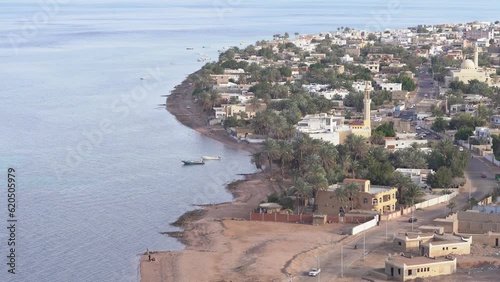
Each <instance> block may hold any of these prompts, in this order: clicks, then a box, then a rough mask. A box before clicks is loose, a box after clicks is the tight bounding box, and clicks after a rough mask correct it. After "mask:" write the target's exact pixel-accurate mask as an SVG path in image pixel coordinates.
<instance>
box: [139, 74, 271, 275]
mask: <svg viewBox="0 0 500 282" xmlns="http://www.w3.org/2000/svg"><path fill="white" fill-rule="evenodd" d="M196 73H197V72H195V73H193V74H194V75H195V74H196ZM192 93H193V86H191V85H190V82H189V77H187V78H186V79H184V81H183V82H182V83H181V84H179V85H177V86H176V87H175V88H174V90H172V91H171V94H170V95H168V96H167V99H166V109H167V111H168V112H170V113H171V114H172V115H173V116H175V118H176V119H177V121H179V122H180V123H181V124H182V125H184V126H187V127H189V128H191V129H193V130H195V131H196V132H198V133H200V134H202V135H204V136H206V137H208V138H211V139H213V140H216V141H219V142H221V143H223V144H224V145H226V146H229V147H231V148H234V149H239V150H244V151H247V152H249V153H255V152H257V151H258V150H259V147H260V145H256V144H247V143H243V142H241V143H240V142H237V141H235V140H234V139H232V138H231V137H229V136H228V135H227V133H226V131H225V130H224V128H223V127H222V126H221V125H212V126H210V125H207V118H208V115H207V114H205V113H204V112H203V111H202V109H201V107H200V106H199V105H198V104H196V103H195V102H194V99H193V97H192ZM236 176H243V179H237V180H234V181H232V182H230V183H228V184H226V185H225V189H226V191H227V192H229V193H231V195H232V197H233V200H232V201H231V202H223V203H217V204H206V205H196V206H193V208H194V209H193V210H191V211H188V212H186V213H184V214H182V215H181V216H180V217H179V218H178V219H177V220H176V221H175V222H172V223H171V225H172V226H176V227H180V228H181V229H182V230H181V231H172V232H162V233H161V234H165V235H168V236H170V237H172V238H175V239H177V240H178V241H179V242H181V243H182V244H183V245H184V249H183V250H180V251H157V250H150V253H151V254H153V255H152V257H153V258H154V260H155V261H148V256H147V254H146V253H144V254H143V255H142V256H141V258H140V267H139V269H140V273H139V277H140V281H142V282H146V281H179V280H182V279H181V277H183V275H184V274H185V272H186V271H189V270H186V269H184V270H183V268H185V267H182V266H181V261H182V260H183V257H184V256H185V255H186V254H187V253H188V252H191V251H194V252H201V253H203V252H216V251H215V250H213V246H214V245H217V244H218V242H217V241H220V240H219V238H217V236H219V235H220V234H222V232H223V231H224V220H228V219H229V220H235V221H245V220H247V219H248V213H249V212H250V211H251V210H253V208H255V207H256V206H257V205H258V204H259V203H260V202H261V201H262V200H265V199H266V198H267V195H268V194H269V193H272V192H274V191H277V190H278V189H277V185H276V184H275V183H272V182H271V181H270V180H269V179H268V176H267V175H266V174H265V173H264V172H262V171H258V172H255V173H251V174H237V175H235V177H236ZM271 187H272V188H271ZM214 234H217V235H214ZM220 237H223V236H220ZM224 244H227V242H226V243H224ZM165 266H167V267H168V268H169V269H165ZM202 277H203V276H202Z"/></svg>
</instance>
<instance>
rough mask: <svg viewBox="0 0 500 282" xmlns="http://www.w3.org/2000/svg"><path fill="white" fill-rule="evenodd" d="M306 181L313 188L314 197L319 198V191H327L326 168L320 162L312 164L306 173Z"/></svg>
mask: <svg viewBox="0 0 500 282" xmlns="http://www.w3.org/2000/svg"><path fill="white" fill-rule="evenodd" d="M306 181H307V182H308V183H309V185H311V187H312V189H313V193H314V199H317V197H318V192H319V191H325V190H326V189H327V188H328V180H327V179H326V172H325V169H324V168H323V167H322V166H321V165H319V164H313V165H312V166H311V168H310V170H309V171H308V172H307V174H306Z"/></svg>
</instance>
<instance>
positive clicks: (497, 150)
mask: <svg viewBox="0 0 500 282" xmlns="http://www.w3.org/2000/svg"><path fill="white" fill-rule="evenodd" d="M491 137H492V142H491V143H492V144H491V147H492V149H493V154H494V155H495V158H496V159H500V135H496V134H494V135H492V136H491Z"/></svg>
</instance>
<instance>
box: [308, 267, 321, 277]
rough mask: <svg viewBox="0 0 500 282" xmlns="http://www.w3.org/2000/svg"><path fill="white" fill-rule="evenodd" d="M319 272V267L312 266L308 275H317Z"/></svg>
mask: <svg viewBox="0 0 500 282" xmlns="http://www.w3.org/2000/svg"><path fill="white" fill-rule="evenodd" d="M320 272H321V268H312V269H311V271H309V276H318V274H319V273H320Z"/></svg>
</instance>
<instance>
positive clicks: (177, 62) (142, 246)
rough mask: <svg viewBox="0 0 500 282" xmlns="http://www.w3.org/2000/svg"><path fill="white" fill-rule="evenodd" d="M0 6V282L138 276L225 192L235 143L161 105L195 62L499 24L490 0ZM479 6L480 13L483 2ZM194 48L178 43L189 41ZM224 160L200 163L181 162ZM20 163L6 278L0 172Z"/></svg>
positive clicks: (246, 169) (234, 165) (245, 160)
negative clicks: (268, 42) (345, 38)
mask: <svg viewBox="0 0 500 282" xmlns="http://www.w3.org/2000/svg"><path fill="white" fill-rule="evenodd" d="M185 2H186V1H179V0H175V1H152V0H146V1H139V0H137V1H130V0H129V1H82V0H73V1H71V0H51V1H49V0H47V1H13V0H12V1H10V0H8V1H2V2H1V3H0V38H1V40H0V99H1V100H0V177H1V181H0V183H2V186H1V187H3V188H1V187H0V230H2V231H1V232H0V257H1V259H0V281H51V282H56V281H137V280H138V265H139V263H138V261H139V255H140V254H141V253H142V252H144V251H145V250H146V248H149V249H150V250H179V249H182V248H183V246H182V245H181V244H180V243H179V242H177V241H176V240H175V239H172V238H169V237H167V236H165V235H161V234H160V232H164V231H173V230H176V229H175V228H173V227H171V226H170V225H169V224H170V223H171V222H173V221H175V220H176V219H177V218H178V217H179V216H180V215H182V214H183V213H184V212H186V211H188V210H191V209H193V208H195V206H194V205H196V204H205V203H217V202H224V201H229V200H231V196H230V194H228V193H227V192H226V191H225V189H224V184H227V183H228V182H230V181H232V180H235V179H238V176H237V174H241V173H252V172H255V168H254V166H253V165H252V164H251V163H250V157H249V154H248V153H247V152H245V151H240V150H234V149H231V148H228V147H226V146H224V145H222V144H220V143H218V142H216V141H213V140H211V139H209V138H206V137H203V136H201V135H200V134H198V133H196V132H195V131H193V130H191V129H189V128H186V127H184V126H183V125H181V124H180V123H179V122H177V121H176V119H175V118H174V117H173V116H172V115H170V114H169V113H168V112H166V111H165V109H164V107H161V106H158V105H159V104H164V103H165V98H164V97H161V95H167V94H169V91H170V90H172V89H173V87H174V86H175V85H177V84H178V83H180V82H181V81H182V80H183V79H184V78H185V76H186V75H188V74H189V73H191V72H193V71H195V70H196V69H198V68H200V67H201V66H202V64H203V62H198V61H197V59H198V58H200V57H206V58H211V59H212V60H215V59H217V56H218V50H224V48H225V47H228V46H238V47H244V46H245V45H247V44H250V43H253V42H255V41H256V40H261V39H272V35H273V34H276V33H281V34H284V33H285V32H288V33H289V34H290V36H292V37H293V36H295V35H294V34H295V33H296V32H298V33H300V34H305V33H315V32H324V31H335V30H337V28H338V27H346V26H349V27H352V28H359V29H369V30H375V29H377V30H383V29H386V28H404V27H407V26H410V25H417V24H436V23H447V22H466V21H472V20H493V21H494V20H496V19H495V16H497V15H498V14H499V13H498V12H499V7H498V5H496V6H495V5H492V4H491V1H486V0H478V1H474V2H470V1H462V0H456V1H430V0H422V1H418V2H412V3H408V1H372V0H363V1H362V0H353V1H348V2H347V3H346V2H345V1H317V0H313V1H295V0H294V1H283V0H279V1H257V0H250V1H241V0H213V1H201V0H197V1H189V2H188V3H185ZM484 7H489V8H484ZM188 47H190V48H193V49H194V50H187V49H186V48H188ZM201 155H216V156H221V157H222V161H210V162H207V164H206V165H204V166H192V167H185V166H182V163H181V162H180V160H181V159H197V158H199V157H200V156H201ZM8 168H14V169H15V170H16V172H15V177H16V184H17V187H16V210H15V217H16V219H17V222H16V231H15V239H16V241H15V242H16V246H15V255H16V259H15V262H16V264H15V271H16V274H10V273H8V272H7V270H8V269H9V267H8V266H7V262H8V258H7V256H8V255H9V253H10V250H9V248H10V247H9V246H8V245H7V242H8V241H7V240H8V237H9V236H10V234H9V233H8V231H7V227H8V226H9V225H8V224H7V196H6V192H7V169H8Z"/></svg>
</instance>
